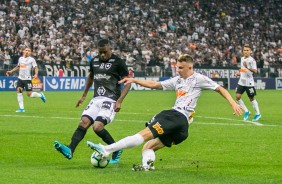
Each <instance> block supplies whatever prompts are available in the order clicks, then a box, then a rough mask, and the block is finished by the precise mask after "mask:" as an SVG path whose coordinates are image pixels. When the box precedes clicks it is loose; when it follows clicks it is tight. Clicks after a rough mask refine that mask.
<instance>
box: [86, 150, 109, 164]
mask: <svg viewBox="0 0 282 184" xmlns="http://www.w3.org/2000/svg"><path fill="white" fill-rule="evenodd" d="M90 161H91V164H92V165H93V166H94V167H97V168H105V167H107V165H108V164H109V160H108V158H102V155H101V154H100V153H99V152H97V151H94V152H93V153H92V155H91V158H90Z"/></svg>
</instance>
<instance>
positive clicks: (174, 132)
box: [147, 109, 189, 147]
mask: <svg viewBox="0 0 282 184" xmlns="http://www.w3.org/2000/svg"><path fill="white" fill-rule="evenodd" d="M147 126H148V128H149V129H150V130H151V132H152V133H153V135H154V138H157V137H158V138H159V139H160V140H161V141H162V143H163V144H164V145H165V146H167V147H171V145H172V144H179V143H181V142H182V141H184V140H185V139H187V137H188V127H189V124H188V121H187V118H186V116H184V115H183V114H182V113H180V112H178V111H176V110H174V109H171V110H164V111H162V112H160V113H159V114H157V115H155V116H154V117H153V118H152V119H151V120H150V121H149V122H148V123H147Z"/></svg>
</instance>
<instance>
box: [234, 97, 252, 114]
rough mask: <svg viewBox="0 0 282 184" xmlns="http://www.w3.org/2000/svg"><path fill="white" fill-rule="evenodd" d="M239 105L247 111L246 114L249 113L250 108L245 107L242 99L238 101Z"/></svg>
mask: <svg viewBox="0 0 282 184" xmlns="http://www.w3.org/2000/svg"><path fill="white" fill-rule="evenodd" d="M237 103H238V104H239V105H240V106H241V107H242V109H243V110H244V111H245V112H248V111H249V110H248V108H247V107H246V106H245V104H244V102H243V100H242V99H240V100H237Z"/></svg>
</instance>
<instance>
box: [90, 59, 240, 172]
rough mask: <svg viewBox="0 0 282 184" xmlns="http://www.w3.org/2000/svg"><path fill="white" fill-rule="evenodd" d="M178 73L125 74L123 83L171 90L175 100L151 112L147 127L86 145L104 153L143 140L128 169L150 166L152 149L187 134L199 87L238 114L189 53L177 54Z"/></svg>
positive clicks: (106, 153)
mask: <svg viewBox="0 0 282 184" xmlns="http://www.w3.org/2000/svg"><path fill="white" fill-rule="evenodd" d="M176 68H177V72H178V74H179V76H176V77H174V78H171V79H168V80H165V81H162V82H156V81H147V80H138V79H134V78H125V79H123V80H121V81H120V82H124V84H130V83H133V82H134V83H137V84H139V85H141V86H144V87H148V88H154V89H164V90H175V91H176V101H175V104H174V106H173V107H172V108H171V109H170V110H164V111H161V112H160V113H158V114H157V115H155V116H154V117H153V118H152V119H151V120H150V121H149V122H148V123H147V127H146V128H145V129H143V130H141V131H140V132H138V133H136V134H135V135H132V136H128V137H125V138H123V139H121V140H119V141H118V142H116V143H114V144H111V145H107V146H104V145H101V144H95V143H93V142H90V141H87V145H88V146H89V147H90V148H91V149H94V150H96V151H98V152H100V153H101V154H102V155H103V156H104V157H108V156H109V155H110V154H111V153H112V152H114V151H116V150H120V149H125V148H132V147H135V146H138V145H140V144H142V143H144V142H146V143H145V144H144V146H143V149H142V157H143V158H142V164H141V165H133V168H132V170H134V171H138V170H145V171H148V170H153V169H155V167H154V165H153V163H154V161H155V159H156V155H155V151H157V150H159V149H161V148H164V147H165V146H166V147H171V146H172V145H173V144H174V145H176V144H179V143H181V142H182V141H184V140H185V139H186V138H187V137H188V127H189V125H190V124H191V123H192V121H193V115H194V112H195V107H196V104H197V100H198V97H199V96H200V94H201V92H202V90H203V89H211V90H214V91H216V92H218V93H219V94H221V95H222V96H223V97H224V98H225V99H226V100H227V101H228V102H229V104H230V105H231V107H232V109H233V113H234V114H236V115H241V114H242V110H241V107H240V106H239V105H238V104H237V103H236V102H235V101H234V100H233V99H232V97H231V95H230V94H229V92H228V91H227V90H226V89H224V88H223V87H221V86H220V85H218V84H217V83H216V82H214V81H212V80H211V79H210V78H208V77H206V76H204V75H202V74H199V73H196V72H194V71H193V58H192V57H191V56H189V55H181V56H179V58H178V61H177V64H176Z"/></svg>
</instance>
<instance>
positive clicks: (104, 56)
mask: <svg viewBox="0 0 282 184" xmlns="http://www.w3.org/2000/svg"><path fill="white" fill-rule="evenodd" d="M98 52H99V55H100V59H101V60H103V61H106V60H108V59H109V58H110V57H111V55H112V49H111V47H110V46H104V47H99V48H98Z"/></svg>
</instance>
